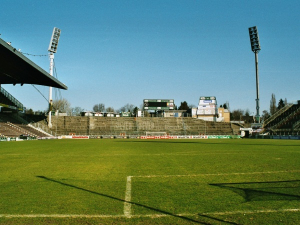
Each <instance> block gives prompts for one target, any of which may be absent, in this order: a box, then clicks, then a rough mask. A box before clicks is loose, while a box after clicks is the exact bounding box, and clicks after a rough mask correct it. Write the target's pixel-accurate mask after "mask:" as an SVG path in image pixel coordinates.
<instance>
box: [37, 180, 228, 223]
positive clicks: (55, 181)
mask: <svg viewBox="0 0 300 225" xmlns="http://www.w3.org/2000/svg"><path fill="white" fill-rule="evenodd" d="M37 177H38V178H41V179H44V180H47V181H51V182H54V183H57V184H60V185H64V186H66V187H70V188H75V189H78V190H81V191H85V192H89V193H91V194H95V195H100V196H102V197H107V198H110V199H113V200H116V201H119V202H123V203H125V202H127V203H130V204H132V205H137V206H140V207H143V208H146V209H150V210H152V211H155V212H158V213H162V214H165V215H169V216H173V217H177V218H180V219H183V220H187V221H190V222H193V223H199V224H210V223H207V222H203V221H197V220H194V219H191V218H188V217H186V216H180V215H175V214H173V213H170V212H167V211H163V210H160V209H157V208H153V207H151V206H147V205H143V204H140V203H136V202H131V201H125V200H124V199H120V198H116V197H113V196H110V195H107V194H103V193H98V192H95V191H91V190H87V189H85V188H81V187H77V186H75V185H72V184H67V183H63V182H61V181H57V180H54V179H51V178H48V177H45V176H37ZM199 215H200V214H199ZM200 216H201V215H200ZM224 222H225V221H224Z"/></svg>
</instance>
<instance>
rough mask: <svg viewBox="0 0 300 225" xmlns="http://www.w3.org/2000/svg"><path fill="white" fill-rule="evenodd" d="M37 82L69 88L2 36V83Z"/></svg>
mask: <svg viewBox="0 0 300 225" xmlns="http://www.w3.org/2000/svg"><path fill="white" fill-rule="evenodd" d="M1 84H21V85H23V84H37V85H44V86H50V87H56V88H60V89H65V90H67V89H68V87H67V86H66V85H65V84H63V83H61V82H60V81H59V80H57V79H56V78H54V77H53V76H51V75H50V74H49V73H48V72H46V71H45V70H43V69H42V68H41V67H39V66H38V65H36V64H35V63H34V62H32V61H31V60H30V59H28V58H27V57H25V56H24V55H23V54H22V53H21V52H19V51H18V50H17V49H16V48H14V47H12V46H11V45H10V44H9V43H7V42H5V41H4V40H2V39H1V38H0V85H1Z"/></svg>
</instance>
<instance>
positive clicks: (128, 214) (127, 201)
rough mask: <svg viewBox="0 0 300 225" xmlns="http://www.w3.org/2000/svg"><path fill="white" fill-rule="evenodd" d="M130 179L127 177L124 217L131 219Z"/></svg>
mask: <svg viewBox="0 0 300 225" xmlns="http://www.w3.org/2000/svg"><path fill="white" fill-rule="evenodd" d="M131 178H132V176H128V177H127V182H126V191H125V202H124V216H125V217H129V218H130V217H131V203H130V202H131Z"/></svg>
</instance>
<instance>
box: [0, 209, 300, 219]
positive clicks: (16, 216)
mask: <svg viewBox="0 0 300 225" xmlns="http://www.w3.org/2000/svg"><path fill="white" fill-rule="evenodd" d="M277 212H300V209H266V210H253V211H232V212H208V213H180V214H174V216H179V217H180V216H197V215H198V216H201V215H230V214H255V213H277ZM171 216H172V215H169V214H145V215H131V216H130V218H143V217H150V218H158V217H171ZM1 217H2V218H47V217H48V218H121V217H127V216H125V215H101V214H100V215H84V214H14V215H13V214H0V218H1Z"/></svg>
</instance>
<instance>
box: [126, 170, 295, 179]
mask: <svg viewBox="0 0 300 225" xmlns="http://www.w3.org/2000/svg"><path fill="white" fill-rule="evenodd" d="M291 172H297V173H298V172H300V170H290V171H265V172H249V173H203V174H185V175H140V176H131V177H141V178H142V177H145V178H147V177H149V178H151V177H199V176H229V175H248V174H249V175H251V174H264V173H267V174H272V173H291Z"/></svg>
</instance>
